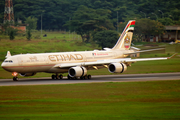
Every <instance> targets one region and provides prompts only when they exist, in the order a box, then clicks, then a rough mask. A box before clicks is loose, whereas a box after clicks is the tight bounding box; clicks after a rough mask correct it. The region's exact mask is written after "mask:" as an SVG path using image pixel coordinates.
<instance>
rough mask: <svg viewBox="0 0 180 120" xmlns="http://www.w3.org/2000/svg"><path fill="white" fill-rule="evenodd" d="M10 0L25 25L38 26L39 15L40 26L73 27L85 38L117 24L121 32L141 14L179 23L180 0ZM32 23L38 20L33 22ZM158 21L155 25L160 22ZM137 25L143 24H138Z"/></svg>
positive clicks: (0, 9)
mask: <svg viewBox="0 0 180 120" xmlns="http://www.w3.org/2000/svg"><path fill="white" fill-rule="evenodd" d="M13 2H14V14H15V20H17V19H20V20H22V21H23V23H28V24H29V26H28V27H27V29H38V30H40V29H41V15H42V22H43V24H42V25H43V29H45V30H71V31H76V32H77V34H79V35H81V37H82V39H83V41H86V42H89V40H90V39H91V38H92V36H93V34H95V33H96V32H99V31H103V30H114V29H115V28H118V30H119V32H121V31H122V30H123V29H124V26H125V25H126V23H127V21H128V20H130V19H136V20H137V24H136V27H137V26H138V20H139V19H143V18H149V19H150V20H155V21H156V22H157V21H159V23H162V25H180V9H179V6H180V1H179V0H164V1H162V0H154V1H153V2H152V1H150V0H140V1H135V0H38V1H37V0H14V1H13ZM4 4H5V1H4V0H2V1H0V23H2V22H3V18H4ZM152 13H153V14H152ZM29 16H31V17H29ZM30 21H31V22H30ZM33 21H34V22H33ZM32 22H33V24H31V23H32ZM141 22H143V21H141ZM34 23H35V24H36V23H37V24H36V26H35V24H34ZM159 23H157V25H155V26H159V25H160V24H159ZM143 24H145V23H143ZM152 24H155V23H154V22H152ZM149 28H151V26H149ZM161 28H162V27H160V29H161ZM138 29H144V28H143V27H142V26H141V27H139V28H138ZM159 31H160V30H159V28H158V30H156V31H153V30H150V29H148V30H146V33H143V34H150V33H149V32H152V33H151V34H156V33H158V32H159ZM142 32H144V31H142ZM160 33H161V32H160Z"/></svg>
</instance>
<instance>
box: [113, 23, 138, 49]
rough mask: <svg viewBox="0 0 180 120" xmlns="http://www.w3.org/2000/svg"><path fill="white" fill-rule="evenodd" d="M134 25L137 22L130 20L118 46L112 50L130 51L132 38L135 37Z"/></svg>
mask: <svg viewBox="0 0 180 120" xmlns="http://www.w3.org/2000/svg"><path fill="white" fill-rule="evenodd" d="M134 25H135V20H130V21H129V22H128V24H127V25H126V27H125V28H124V31H123V33H122V34H121V36H120V37H119V39H118V41H117V43H116V45H115V46H114V47H113V48H112V50H116V49H126V50H129V49H130V47H131V41H132V36H133V32H134Z"/></svg>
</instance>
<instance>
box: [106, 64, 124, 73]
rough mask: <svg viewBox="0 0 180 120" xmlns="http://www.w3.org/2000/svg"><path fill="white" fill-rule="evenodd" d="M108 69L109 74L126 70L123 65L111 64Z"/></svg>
mask: <svg viewBox="0 0 180 120" xmlns="http://www.w3.org/2000/svg"><path fill="white" fill-rule="evenodd" d="M108 69H109V72H111V73H123V72H125V71H126V70H127V66H126V65H125V64H124V63H111V64H109V66H108Z"/></svg>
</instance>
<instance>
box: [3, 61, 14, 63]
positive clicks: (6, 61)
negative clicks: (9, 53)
mask: <svg viewBox="0 0 180 120" xmlns="http://www.w3.org/2000/svg"><path fill="white" fill-rule="evenodd" d="M4 62H6V63H7V62H9V63H13V61H12V60H5V61H4Z"/></svg>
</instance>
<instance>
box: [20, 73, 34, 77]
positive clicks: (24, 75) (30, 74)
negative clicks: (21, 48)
mask: <svg viewBox="0 0 180 120" xmlns="http://www.w3.org/2000/svg"><path fill="white" fill-rule="evenodd" d="M19 74H20V75H21V76H23V77H26V76H34V75H35V74H36V73H19Z"/></svg>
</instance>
